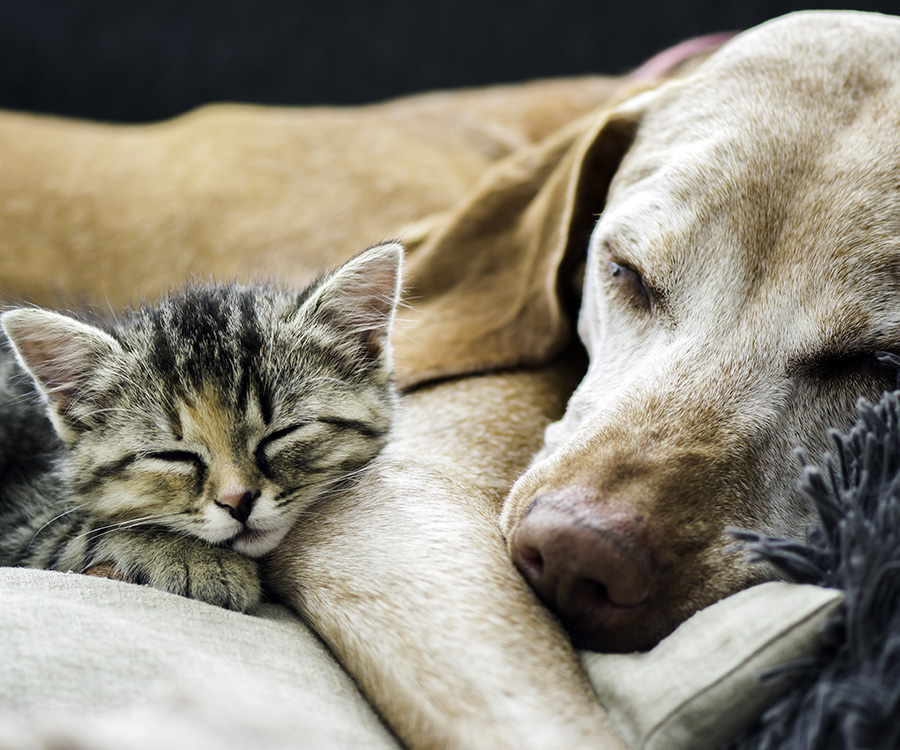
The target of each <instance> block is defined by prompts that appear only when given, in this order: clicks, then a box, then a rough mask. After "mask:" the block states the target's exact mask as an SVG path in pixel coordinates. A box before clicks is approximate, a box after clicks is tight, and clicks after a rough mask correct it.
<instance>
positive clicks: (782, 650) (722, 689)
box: [582, 583, 843, 750]
mask: <svg viewBox="0 0 900 750" xmlns="http://www.w3.org/2000/svg"><path fill="white" fill-rule="evenodd" d="M842 600H843V596H842V595H841V593H840V592H838V591H835V590H833V589H825V588H820V587H818V586H797V585H793V584H788V583H766V584H762V585H760V586H755V587H753V588H751V589H747V590H746V591H742V592H740V593H738V594H735V595H734V596H732V597H729V598H728V599H725V600H723V601H721V602H719V603H717V604H714V605H713V606H711V607H708V608H707V609H705V610H701V611H700V612H698V613H697V614H695V615H694V616H693V617H692V618H690V619H689V620H688V621H687V622H685V623H684V624H683V625H682V626H681V627H680V628H678V630H676V631H675V632H674V633H673V634H672V635H671V636H669V637H668V638H666V639H665V640H664V641H663V642H662V643H660V645H659V646H657V647H656V648H655V649H653V650H652V651H650V652H648V653H646V654H584V655H583V657H582V660H583V662H584V664H585V666H586V667H587V669H588V671H589V673H590V675H591V679H592V681H593V683H594V688H595V690H596V691H597V695H598V696H599V698H600V702H601V703H603V705H604V706H605V707H606V710H607V711H608V712H609V715H610V719H611V720H612V722H613V724H614V726H615V727H616V729H617V730H618V731H619V733H620V734H621V735H622V736H623V738H624V739H625V741H626V742H627V744H628V746H629V747H630V748H642V749H644V748H646V750H651V749H652V750H680V749H681V748H683V749H684V750H692V749H694V748H698V747H709V748H712V747H716V746H718V745H719V744H721V743H722V742H723V741H726V740H727V739H728V738H729V737H730V736H731V735H732V734H733V733H734V732H736V731H738V730H739V729H741V728H743V727H744V726H745V725H746V724H748V723H749V722H750V721H752V720H753V719H754V718H756V716H758V715H759V713H760V712H762V711H763V709H764V708H765V707H766V705H767V704H768V703H769V702H770V701H771V700H772V699H773V698H774V697H775V696H777V695H778V694H779V693H780V692H782V691H783V690H784V689H786V688H787V687H788V683H787V682H786V680H783V679H781V680H765V681H764V680H761V679H760V675H761V674H762V673H763V672H764V671H766V670H768V669H772V668H774V667H777V666H780V665H783V664H785V663H788V662H792V661H795V660H797V659H799V658H802V657H805V656H809V655H810V654H812V653H814V652H815V651H816V650H817V648H818V633H819V629H820V628H821V626H822V624H823V622H824V621H825V620H827V618H828V617H829V615H831V614H832V613H833V612H834V610H835V609H836V608H837V607H838V606H839V605H840V603H841V601H842Z"/></svg>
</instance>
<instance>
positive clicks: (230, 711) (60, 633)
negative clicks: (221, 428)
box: [0, 568, 397, 750]
mask: <svg viewBox="0 0 900 750" xmlns="http://www.w3.org/2000/svg"><path fill="white" fill-rule="evenodd" d="M0 608H2V609H0V613H2V614H0V617H2V621H3V622H2V626H0V629H2V632H3V638H2V639H0V665H2V668H0V747H2V748H4V749H5V748H16V750H20V748H27V747H29V746H33V747H50V746H53V747H56V746H58V745H59V744H61V739H62V738H65V742H68V743H69V744H65V746H66V747H69V746H70V745H71V746H72V747H91V748H107V747H110V748H113V747H115V748H122V749H123V750H124V749H127V748H144V747H147V748H150V747H155V748H159V747H184V746H190V747H192V748H205V747H210V748H213V747H216V748H231V747H271V748H279V747H282V746H284V747H354V748H395V747H397V744H396V742H395V740H394V739H393V738H392V736H391V735H390V733H389V732H388V730H386V729H385V728H384V727H383V725H382V724H381V723H380V721H379V720H378V718H377V717H376V715H375V714H374V712H373V711H372V710H371V708H370V707H369V706H368V704H367V703H366V701H365V700H364V699H363V697H362V696H361V695H360V693H359V692H358V691H357V689H356V686H355V685H354V683H353V681H352V680H351V679H350V678H349V677H348V676H347V675H346V674H345V673H344V672H343V671H342V670H341V668H340V667H339V666H338V665H337V663H336V662H335V661H334V659H333V658H332V657H331V655H330V654H329V653H328V651H327V650H326V649H325V647H324V646H323V645H322V644H321V643H320V642H319V641H318V640H317V639H316V637H315V636H314V635H313V634H312V633H311V632H310V631H309V630H308V629H307V628H306V627H305V626H304V625H303V624H302V623H301V622H300V621H299V620H298V619H297V618H296V617H295V616H294V615H292V614H291V613H290V612H289V611H288V610H287V609H285V608H283V607H279V606H274V605H267V606H264V607H263V608H262V609H261V611H260V613H259V615H258V616H247V615H241V614H236V613H234V612H229V611H226V610H223V609H219V608H216V607H211V606H208V605H206V604H202V603H200V602H196V601H193V600H189V599H184V598H182V597H178V596H173V595H170V594H166V593H163V592H161V591H157V590H155V589H151V588H147V587H144V586H133V585H130V584H125V583H120V582H116V581H109V580H106V579H100V578H89V577H86V576H80V575H74V574H63V573H54V572H48V571H35V570H20V569H9V568H0ZM54 742H56V743H57V744H54ZM248 743H249V744H248ZM63 744H64V743H63Z"/></svg>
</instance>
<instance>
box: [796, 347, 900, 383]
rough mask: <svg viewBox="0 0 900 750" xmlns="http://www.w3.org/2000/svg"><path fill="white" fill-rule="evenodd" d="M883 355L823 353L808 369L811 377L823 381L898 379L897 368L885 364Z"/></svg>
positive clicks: (842, 352) (869, 353)
mask: <svg viewBox="0 0 900 750" xmlns="http://www.w3.org/2000/svg"><path fill="white" fill-rule="evenodd" d="M882 354H883V353H882ZM882 354H879V353H876V352H866V351H833V352H823V353H822V354H820V355H819V356H817V357H816V358H815V359H814V360H813V361H812V362H811V363H810V365H809V366H808V368H807V369H808V370H809V372H810V374H811V375H814V376H815V377H817V378H819V379H821V380H835V379H838V378H848V377H854V376H857V377H860V376H861V377H868V378H873V377H875V378H894V377H896V373H897V368H896V366H894V365H892V364H890V363H889V362H885V361H884V357H883V356H882Z"/></svg>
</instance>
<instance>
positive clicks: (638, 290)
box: [606, 260, 653, 312]
mask: <svg viewBox="0 0 900 750" xmlns="http://www.w3.org/2000/svg"><path fill="white" fill-rule="evenodd" d="M606 270H607V273H608V274H609V277H610V279H611V280H612V283H613V285H614V286H615V288H616V289H617V290H618V291H619V293H620V294H622V296H623V297H624V298H625V299H626V300H627V301H628V303H629V304H631V305H632V306H633V307H634V308H635V309H637V310H644V311H647V312H649V311H650V310H651V309H652V308H653V293H652V292H651V291H650V289H649V288H648V287H647V285H646V283H644V279H643V277H642V276H641V274H640V273H639V272H638V271H636V270H635V269H634V268H632V267H631V266H627V265H625V264H624V263H617V262H615V261H612V260H609V261H607V262H606Z"/></svg>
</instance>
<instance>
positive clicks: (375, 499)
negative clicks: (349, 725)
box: [271, 373, 621, 749]
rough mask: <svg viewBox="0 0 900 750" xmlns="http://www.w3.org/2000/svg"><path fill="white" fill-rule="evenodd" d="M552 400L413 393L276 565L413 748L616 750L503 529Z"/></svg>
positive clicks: (485, 392) (531, 388)
mask: <svg viewBox="0 0 900 750" xmlns="http://www.w3.org/2000/svg"><path fill="white" fill-rule="evenodd" d="M559 401H560V398H559V380H558V379H557V378H554V377H553V376H552V375H548V374H546V373H545V374H517V375H512V376H510V375H503V376H484V377H479V378H469V379H466V380H463V381H459V382H456V383H449V384H445V385H441V386H438V387H433V388H431V389H429V390H427V391H423V392H419V393H416V394H414V395H412V396H410V397H407V398H406V399H404V404H403V408H402V414H401V417H400V419H399V423H398V425H397V427H396V430H395V437H394V439H392V442H391V445H390V446H389V448H388V449H387V450H386V451H385V453H384V454H383V455H382V456H381V457H380V458H379V459H378V460H377V462H376V464H375V465H374V466H373V467H372V471H371V472H369V473H368V474H367V476H366V477H365V479H363V480H362V481H361V482H360V483H359V484H358V485H357V486H356V487H355V489H354V490H353V491H351V492H348V493H346V494H344V495H343V496H341V497H339V498H336V499H334V500H333V501H329V503H328V504H327V506H325V507H323V508H322V509H321V512H319V513H317V514H315V517H314V518H311V519H310V520H309V521H307V522H304V523H302V524H301V525H299V526H298V528H297V529H296V530H295V532H294V533H293V535H292V537H291V538H289V539H288V540H287V542H286V543H285V544H284V545H283V546H282V548H281V551H280V552H278V553H276V555H275V557H274V558H273V559H272V561H271V581H272V583H273V585H274V586H275V588H276V590H277V591H278V593H279V594H281V595H282V596H284V597H285V598H286V599H287V600H288V601H289V602H290V603H291V604H292V605H294V606H295V607H296V608H297V609H299V610H300V611H301V612H303V614H304V616H305V617H306V618H307V620H308V622H310V624H311V625H312V626H313V627H314V628H315V629H316V630H317V631H318V632H319V633H320V635H321V636H322V637H323V638H324V639H325V640H326V641H327V642H328V643H329V645H330V646H331V647H332V649H333V650H334V652H335V654H336V655H337V656H338V658H339V659H341V661H342V662H343V663H344V665H345V666H346V668H347V669H348V670H349V671H350V672H351V673H352V674H353V676H354V677H355V678H356V680H357V681H358V683H359V684H360V686H361V687H362V688H363V690H364V691H365V692H366V693H367V694H368V695H369V697H370V699H371V700H372V702H373V703H374V704H375V705H376V707H377V708H378V709H379V710H380V711H381V713H382V715H383V716H384V717H385V718H386V720H387V721H388V722H389V723H390V724H391V726H392V727H393V729H394V730H395V731H396V732H397V734H398V735H399V736H400V737H401V739H402V740H403V741H404V742H405V743H406V744H407V745H408V746H409V747H411V748H417V749H418V748H438V747H440V748H451V747H458V748H481V747H484V748H507V747H509V748H513V747H515V748H548V747H565V748H576V747H592V748H598V747H599V748H607V747H609V748H618V747H621V745H620V744H619V741H618V739H616V738H615V737H614V735H613V732H612V730H611V729H610V728H609V726H608V724H607V722H606V719H605V717H604V715H603V713H602V710H601V708H600V706H599V704H598V703H597V701H596V699H595V698H594V695H593V693H592V692H591V689H590V687H589V684H588V682H587V680H586V678H585V677H584V675H583V673H582V671H581V668H580V666H579V663H578V660H577V658H576V655H575V652H574V651H573V649H572V647H571V645H570V644H569V642H568V639H567V638H566V637H565V635H564V633H563V632H562V631H561V629H560V628H559V626H558V625H557V623H556V621H555V620H554V619H553V618H551V617H550V616H548V615H547V613H546V612H545V610H544V609H543V608H542V607H541V606H540V605H539V604H538V602H537V600H536V599H535V597H534V596H533V594H532V593H531V591H530V589H529V588H528V587H527V586H526V585H525V584H524V582H523V581H522V579H521V578H520V577H519V576H518V574H517V573H516V572H515V571H514V569H513V567H512V565H511V564H510V562H509V558H508V555H507V553H506V551H505V548H504V545H503V542H502V539H501V537H500V534H499V532H498V530H497V523H496V514H497V507H498V505H499V502H500V500H501V499H502V497H503V494H504V493H505V491H506V489H507V488H508V486H509V484H510V483H511V482H512V481H513V479H514V478H515V475H516V474H517V473H518V472H519V471H521V469H522V468H523V467H524V464H525V462H526V461H527V459H528V456H529V455H530V454H531V453H533V451H534V449H535V448H536V444H537V443H539V442H540V433H541V430H542V428H543V426H544V425H545V424H546V423H547V422H548V421H549V420H550V419H552V418H553V417H555V416H556V414H555V413H553V412H555V411H557V410H558V408H559V407H560V406H561V404H560V403H559Z"/></svg>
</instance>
